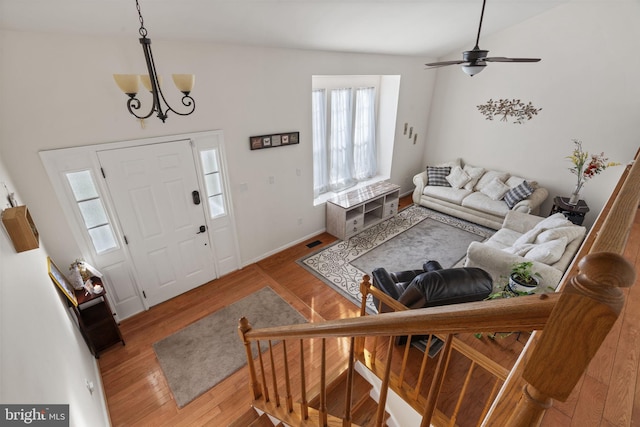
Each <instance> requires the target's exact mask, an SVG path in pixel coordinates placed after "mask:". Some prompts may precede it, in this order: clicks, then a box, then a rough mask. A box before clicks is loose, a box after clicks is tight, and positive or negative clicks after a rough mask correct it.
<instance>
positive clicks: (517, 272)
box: [507, 261, 542, 294]
mask: <svg viewBox="0 0 640 427" xmlns="http://www.w3.org/2000/svg"><path fill="white" fill-rule="evenodd" d="M532 267H533V263H532V262H531V261H523V262H518V263H516V264H513V265H512V266H511V273H510V274H509V284H508V285H507V286H508V287H509V290H510V291H511V292H513V293H515V294H522V293H525V294H530V293H531V292H533V290H534V289H535V288H536V287H537V286H538V285H539V284H540V279H541V278H542V276H541V275H540V273H537V272H536V273H534V272H533V271H532Z"/></svg>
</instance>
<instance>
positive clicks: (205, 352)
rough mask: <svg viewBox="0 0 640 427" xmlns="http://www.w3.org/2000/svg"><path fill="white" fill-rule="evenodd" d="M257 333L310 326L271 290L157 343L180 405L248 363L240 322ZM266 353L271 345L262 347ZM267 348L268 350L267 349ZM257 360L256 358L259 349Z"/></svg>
mask: <svg viewBox="0 0 640 427" xmlns="http://www.w3.org/2000/svg"><path fill="white" fill-rule="evenodd" d="M241 317H246V318H247V319H249V322H250V323H251V326H252V327H253V328H266V327H271V326H283V325H291V324H300V323H305V322H306V321H307V320H306V319H305V318H304V317H303V316H302V315H301V314H300V313H298V312H297V311H296V310H295V309H294V308H293V307H291V306H290V305H289V304H288V303H287V302H286V301H285V300H283V299H282V298H280V296H279V295H278V294H276V293H275V292H274V291H273V290H272V289H271V288H269V287H266V288H263V289H261V290H259V291H258V292H255V293H253V294H251V295H249V296H248V297H245V298H243V299H241V300H240V301H237V302H235V303H233V304H231V305H229V306H227V307H225V308H223V309H220V310H218V311H216V312H214V313H212V314H210V315H208V316H207V317H204V318H202V319H200V320H198V321H197V322H195V323H192V324H191V325H189V326H187V327H185V328H184V329H182V330H180V331H178V332H176V333H174V334H172V335H170V336H168V337H167V338H164V339H162V340H160V341H158V342H156V343H154V344H153V349H154V350H155V352H156V357H157V359H158V362H159V363H160V367H161V368H162V372H163V373H164V376H165V378H166V379H167V383H168V384H169V388H170V389H171V393H173V397H174V398H175V401H176V404H177V405H178V407H179V408H182V407H183V406H185V405H186V404H187V403H189V402H191V401H192V400H193V399H195V398H196V397H198V396H200V395H201V394H203V393H205V392H206V391H207V390H209V389H211V388H212V387H214V386H215V385H216V384H218V383H219V382H221V381H222V380H224V379H225V378H227V377H228V376H230V375H231V374H233V373H234V372H236V371H237V370H238V369H240V368H242V367H243V366H245V365H246V364H247V356H246V353H245V349H244V344H243V343H242V341H241V340H240V337H239V336H238V321H239V320H240V318H241ZM260 345H261V351H264V350H265V349H267V348H268V345H269V344H268V342H264V343H263V342H260ZM263 345H264V347H262V346H263ZM252 347H253V350H254V353H255V354H254V357H255V356H257V352H256V349H255V346H252Z"/></svg>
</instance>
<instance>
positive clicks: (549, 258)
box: [524, 237, 567, 265]
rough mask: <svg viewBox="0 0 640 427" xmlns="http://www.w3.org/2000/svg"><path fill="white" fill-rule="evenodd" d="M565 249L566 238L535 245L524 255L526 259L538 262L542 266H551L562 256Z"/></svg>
mask: <svg viewBox="0 0 640 427" xmlns="http://www.w3.org/2000/svg"><path fill="white" fill-rule="evenodd" d="M566 247H567V238H566V237H561V238H560V239H557V240H551V241H549V242H546V243H541V244H539V245H535V246H534V247H533V248H531V250H530V251H529V252H527V253H526V254H525V256H524V257H525V258H526V259H530V260H531V261H538V262H541V263H543V264H548V265H551V264H553V263H555V262H557V261H558V260H559V259H560V258H562V255H563V254H564V249H565V248H566Z"/></svg>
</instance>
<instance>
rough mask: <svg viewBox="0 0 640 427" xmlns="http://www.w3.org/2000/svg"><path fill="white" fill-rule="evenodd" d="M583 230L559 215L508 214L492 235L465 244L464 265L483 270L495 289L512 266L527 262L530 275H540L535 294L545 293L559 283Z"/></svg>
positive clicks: (576, 249)
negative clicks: (545, 216)
mask: <svg viewBox="0 0 640 427" xmlns="http://www.w3.org/2000/svg"><path fill="white" fill-rule="evenodd" d="M586 231H587V230H586V228H585V227H582V226H578V225H575V224H573V223H572V222H571V221H569V220H568V219H566V218H565V217H564V215H563V214H562V213H556V214H553V215H551V216H550V217H548V218H542V217H539V216H535V215H529V214H525V213H521V212H515V211H510V212H508V213H507V215H506V216H505V219H504V223H503V225H502V228H501V229H500V230H498V231H497V232H496V233H495V234H494V235H493V236H491V237H490V238H489V239H488V240H486V241H484V242H472V243H471V244H470V245H469V248H468V249H467V258H466V260H465V263H464V266H465V267H479V268H482V269H483V270H485V271H487V272H488V273H489V274H490V275H491V277H492V278H493V281H494V287H495V288H496V289H495V290H498V288H500V287H501V286H502V285H503V284H505V283H506V280H507V279H508V277H509V273H510V272H511V266H512V265H513V264H515V263H519V262H523V261H531V262H532V263H533V268H532V270H533V272H537V273H539V274H540V275H541V276H542V278H541V280H540V284H539V285H538V287H537V289H536V291H535V292H548V291H549V290H552V289H555V288H556V286H558V283H560V280H561V279H562V276H563V275H564V273H565V271H566V270H567V268H568V267H569V264H571V261H572V260H573V257H574V256H575V254H576V253H577V252H578V249H580V245H581V244H582V241H583V240H584V237H585V235H586Z"/></svg>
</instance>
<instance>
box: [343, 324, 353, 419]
mask: <svg viewBox="0 0 640 427" xmlns="http://www.w3.org/2000/svg"><path fill="white" fill-rule="evenodd" d="M354 347H355V338H354V337H351V342H350V344H349V366H348V368H347V390H346V393H345V398H344V399H345V402H344V417H343V418H342V426H343V427H349V426H350V425H351V396H352V394H353V370H354V363H355V357H354V350H355V349H354Z"/></svg>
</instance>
